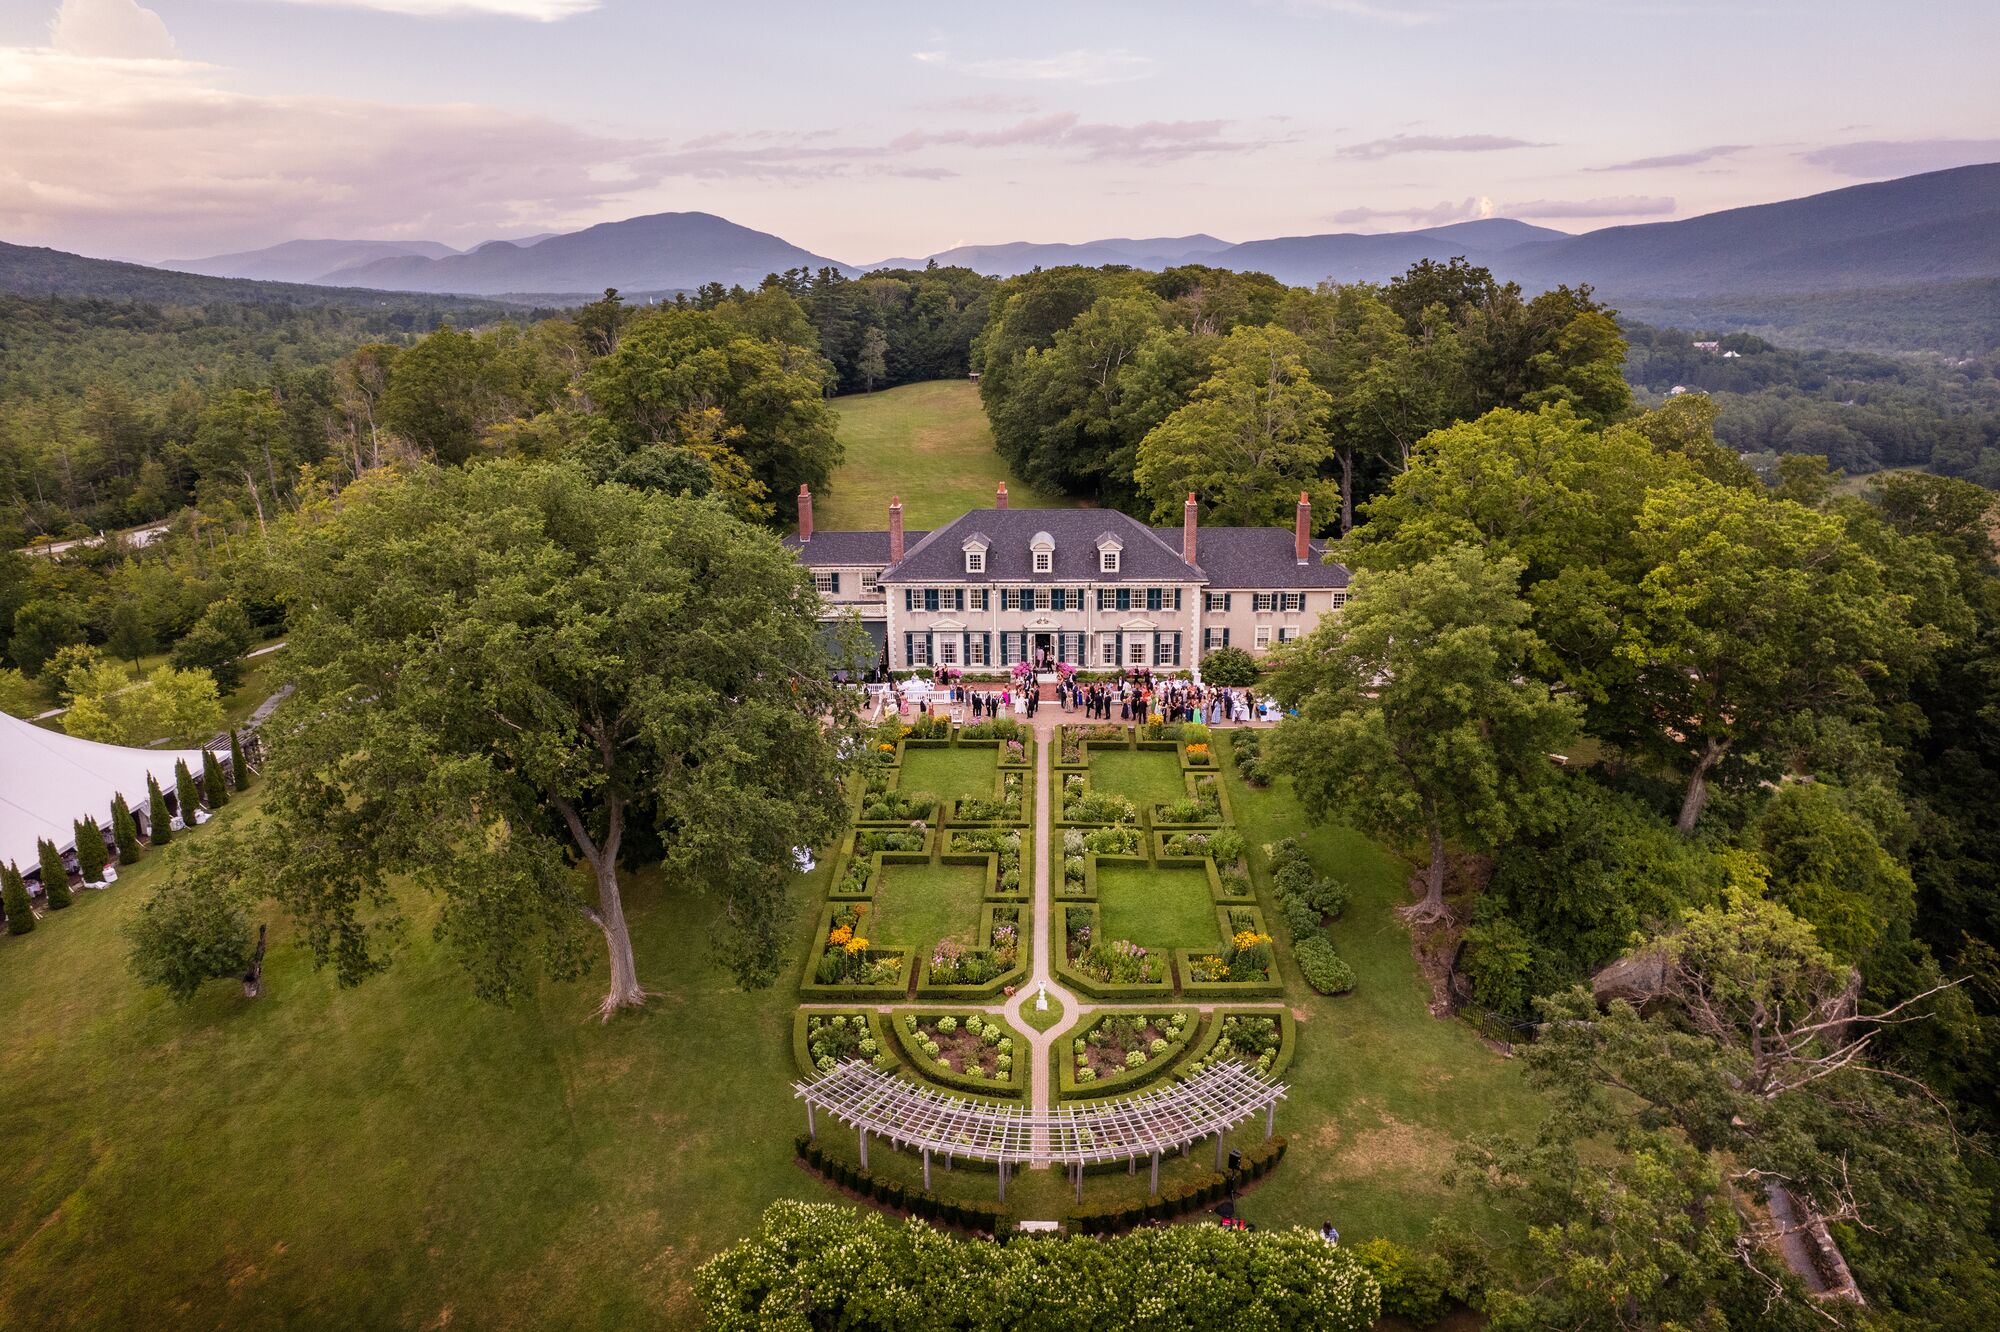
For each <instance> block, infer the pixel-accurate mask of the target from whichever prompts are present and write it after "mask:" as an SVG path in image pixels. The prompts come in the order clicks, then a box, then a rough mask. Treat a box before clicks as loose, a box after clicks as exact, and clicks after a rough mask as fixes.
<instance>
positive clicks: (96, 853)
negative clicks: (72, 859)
mask: <svg viewBox="0 0 2000 1332" xmlns="http://www.w3.org/2000/svg"><path fill="white" fill-rule="evenodd" d="M76 870H77V873H79V874H81V875H83V881H84V882H85V883H103V882H104V830H103V829H102V828H100V827H98V826H97V820H96V819H94V818H92V819H78V820H77V821H76Z"/></svg>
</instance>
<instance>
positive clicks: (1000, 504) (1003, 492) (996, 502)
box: [993, 481, 1007, 509]
mask: <svg viewBox="0 0 2000 1332" xmlns="http://www.w3.org/2000/svg"><path fill="white" fill-rule="evenodd" d="M993 507H994V508H996V509H1004V508H1006V507H1007V483H1006V482H1005V481H1002V482H1001V483H1000V493H999V494H997V495H995V496H994V497H993Z"/></svg>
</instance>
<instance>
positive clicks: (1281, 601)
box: [1278, 592, 1306, 615]
mask: <svg viewBox="0 0 2000 1332" xmlns="http://www.w3.org/2000/svg"><path fill="white" fill-rule="evenodd" d="M1305 608H1306V594H1305V593H1303V592H1280V593H1279V594H1278V609H1279V610H1281V611H1283V612H1285V614H1287V615H1296V614H1298V613H1299V612H1300V611H1302V610H1304V609H1305Z"/></svg>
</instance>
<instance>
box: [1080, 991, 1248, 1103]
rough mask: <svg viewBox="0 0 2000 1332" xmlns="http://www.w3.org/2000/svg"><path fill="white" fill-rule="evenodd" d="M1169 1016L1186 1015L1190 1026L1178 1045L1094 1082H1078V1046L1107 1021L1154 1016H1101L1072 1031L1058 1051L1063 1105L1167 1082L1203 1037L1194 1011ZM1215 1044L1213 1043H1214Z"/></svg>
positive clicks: (1183, 1030)
mask: <svg viewBox="0 0 2000 1332" xmlns="http://www.w3.org/2000/svg"><path fill="white" fill-rule="evenodd" d="M1168 1011H1169V1013H1170V1014H1171V1013H1175V1012H1182V1013H1186V1014H1187V1023H1186V1025H1184V1026H1183V1027H1182V1028H1181V1037H1180V1039H1179V1040H1177V1041H1172V1040H1170V1041H1168V1043H1167V1048H1166V1049H1164V1050H1162V1051H1160V1053H1158V1054H1149V1055H1148V1056H1147V1058H1146V1062H1145V1063H1143V1064H1141V1065H1139V1067H1137V1068H1128V1069H1125V1070H1123V1071H1121V1072H1118V1073H1111V1074H1107V1075H1106V1076H1104V1077H1102V1078H1093V1079H1092V1080H1091V1081H1089V1082H1079V1081H1077V1077H1076V1042H1077V1041H1086V1042H1087V1041H1088V1040H1089V1038H1090V1033H1091V1031H1092V1030H1094V1029H1095V1028H1096V1027H1097V1026H1098V1025H1099V1024H1100V1023H1102V1022H1103V1021H1104V1020H1105V1019H1106V1018H1114V1017H1135V1016H1151V1015H1150V1014H1146V1015H1141V1014H1133V1013H1118V1012H1113V1013H1100V1014H1098V1015H1097V1016H1096V1017H1094V1018H1092V1019H1091V1020H1090V1021H1089V1022H1088V1023H1087V1024H1085V1025H1083V1026H1080V1027H1074V1028H1071V1036H1070V1038H1069V1039H1068V1040H1066V1041H1063V1042H1060V1043H1059V1044H1058V1045H1057V1047H1056V1049H1055V1055H1056V1098H1057V1099H1058V1100H1063V1101H1089V1100H1102V1099H1104V1098H1105V1097H1108V1096H1123V1095H1126V1094H1127V1093H1130V1092H1134V1091H1137V1090H1139V1089H1140V1088H1142V1087H1146V1086H1149V1085H1151V1084H1152V1083H1155V1082H1158V1081H1160V1080H1162V1079H1163V1078H1165V1077H1166V1076H1167V1075H1168V1074H1169V1073H1171V1072H1173V1071H1174V1069H1175V1068H1176V1067H1177V1066H1178V1065H1179V1064H1180V1062H1181V1059H1182V1057H1183V1056H1184V1055H1186V1054H1187V1051H1188V1048H1189V1046H1191V1045H1193V1044H1195V1042H1196V1038H1197V1037H1198V1036H1199V1035H1200V1034H1201V1030H1202V1016H1201V1014H1200V1013H1199V1012H1197V1011H1195V1010H1194V1009H1192V1008H1187V1009H1169V1010H1168ZM1211 1043H1212V1042H1211Z"/></svg>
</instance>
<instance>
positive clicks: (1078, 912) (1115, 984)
mask: <svg viewBox="0 0 2000 1332" xmlns="http://www.w3.org/2000/svg"><path fill="white" fill-rule="evenodd" d="M1061 910H1062V913H1063V919H1062V926H1063V930H1062V934H1061V936H1060V937H1059V938H1058V940H1057V943H1056V947H1057V949H1058V950H1059V952H1058V954H1057V962H1056V976H1057V979H1059V980H1061V981H1063V982H1064V983H1066V984H1068V985H1069V986H1071V987H1072V988H1074V989H1076V990H1079V991H1081V992H1082V993H1084V994H1087V995H1090V996H1091V997H1093V998H1097V999H1145V998H1148V997H1150V996H1152V995H1154V994H1158V993H1160V992H1161V991H1162V990H1163V989H1165V988H1166V986H1167V985H1168V984H1169V983H1170V982H1171V980H1172V975H1171V972H1172V964H1171V959H1170V957H1169V956H1168V955H1167V954H1166V953H1164V952H1161V951H1158V950H1149V949H1146V948H1142V947H1140V946H1139V945H1138V944H1135V943H1133V942H1131V941H1130V940H1129V939H1100V938H1098V937H1097V935H1098V933H1099V930H1098V912H1097V907H1096V906H1095V905H1093V904H1088V903H1086V904H1068V905H1064V906H1063V907H1062V908H1061Z"/></svg>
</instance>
